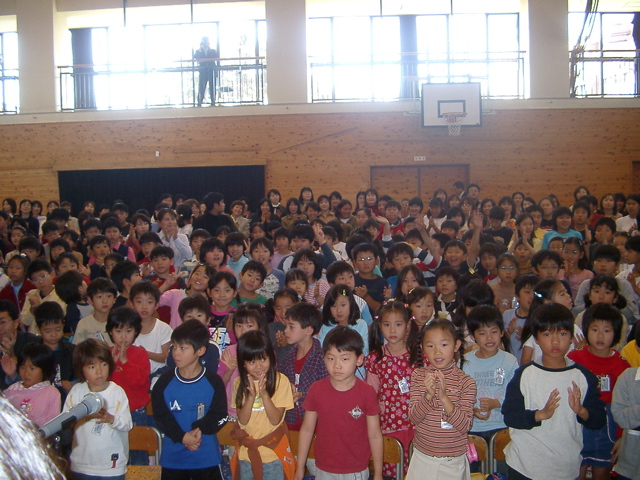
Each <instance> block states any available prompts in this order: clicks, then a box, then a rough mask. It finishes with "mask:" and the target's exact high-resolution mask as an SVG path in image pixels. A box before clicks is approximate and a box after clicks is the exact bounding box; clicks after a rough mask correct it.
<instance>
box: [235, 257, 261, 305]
mask: <svg viewBox="0 0 640 480" xmlns="http://www.w3.org/2000/svg"><path fill="white" fill-rule="evenodd" d="M266 275H267V270H266V269H265V268H264V265H263V264H262V263H260V262H258V261H256V260H248V261H247V262H245V264H244V266H243V267H242V271H241V272H240V274H239V275H237V277H238V279H239V280H240V288H239V289H238V297H239V298H240V301H241V302H252V303H259V304H261V305H264V304H265V303H267V299H266V297H264V296H262V295H260V294H259V293H257V290H258V289H259V288H260V287H262V283H263V282H264V278H265V277H266Z"/></svg>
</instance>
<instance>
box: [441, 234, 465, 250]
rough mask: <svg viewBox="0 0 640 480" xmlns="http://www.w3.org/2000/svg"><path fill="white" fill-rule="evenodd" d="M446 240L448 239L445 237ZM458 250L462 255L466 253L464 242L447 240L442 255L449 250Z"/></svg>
mask: <svg viewBox="0 0 640 480" xmlns="http://www.w3.org/2000/svg"><path fill="white" fill-rule="evenodd" d="M447 239H449V237H448V236H447ZM454 247H455V248H459V249H460V250H462V253H467V246H466V245H465V244H464V242H463V241H462V240H458V239H457V238H455V239H453V240H449V241H448V242H446V243H445V244H444V253H445V254H446V253H447V250H449V249H450V248H454Z"/></svg>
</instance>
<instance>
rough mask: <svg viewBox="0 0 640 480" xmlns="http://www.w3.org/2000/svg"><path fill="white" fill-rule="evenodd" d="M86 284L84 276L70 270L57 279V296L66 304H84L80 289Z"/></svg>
mask: <svg viewBox="0 0 640 480" xmlns="http://www.w3.org/2000/svg"><path fill="white" fill-rule="evenodd" d="M82 282H84V275H82V274H81V273H80V272H79V271H77V270H69V271H67V272H64V273H63V274H62V275H59V276H58V278H57V279H56V285H55V289H56V294H57V295H58V296H59V297H60V299H61V300H62V301H63V302H64V303H67V304H69V303H78V302H82V295H81V294H80V290H79V289H80V287H82Z"/></svg>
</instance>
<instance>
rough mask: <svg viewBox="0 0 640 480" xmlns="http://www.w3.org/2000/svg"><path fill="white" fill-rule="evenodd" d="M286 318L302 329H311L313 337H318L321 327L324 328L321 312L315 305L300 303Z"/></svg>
mask: <svg viewBox="0 0 640 480" xmlns="http://www.w3.org/2000/svg"><path fill="white" fill-rule="evenodd" d="M287 290H290V289H287ZM279 291H280V290H279ZM294 293H295V292H294ZM274 299H275V297H274ZM296 302H297V295H296ZM285 318H286V319H287V320H291V321H292V322H297V323H299V324H300V328H307V327H311V328H312V329H313V335H317V334H318V332H319V331H320V327H321V326H322V315H321V314H320V311H319V310H318V309H317V308H316V307H315V306H314V305H311V304H310V303H306V302H299V303H295V304H294V305H292V306H291V307H290V308H289V310H287V314H286V315H285Z"/></svg>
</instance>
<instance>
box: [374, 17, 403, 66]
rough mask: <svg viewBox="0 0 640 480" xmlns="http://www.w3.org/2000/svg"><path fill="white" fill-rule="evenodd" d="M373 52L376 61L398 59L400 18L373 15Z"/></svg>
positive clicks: (394, 60)
mask: <svg viewBox="0 0 640 480" xmlns="http://www.w3.org/2000/svg"><path fill="white" fill-rule="evenodd" d="M372 28H373V35H372V37H373V38H372V41H373V53H374V56H375V58H374V60H375V61H376V62H397V61H399V60H400V50H402V48H401V46H400V19H399V18H398V17H396V16H394V17H373V19H372Z"/></svg>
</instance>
